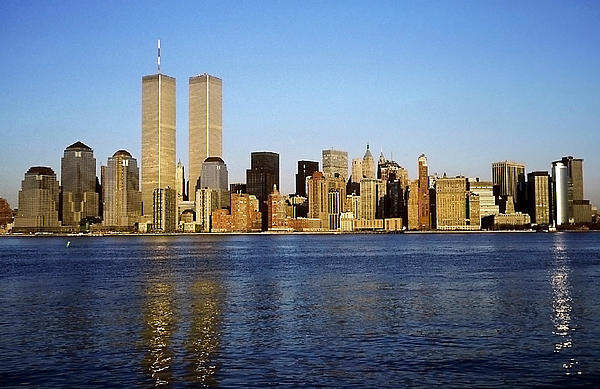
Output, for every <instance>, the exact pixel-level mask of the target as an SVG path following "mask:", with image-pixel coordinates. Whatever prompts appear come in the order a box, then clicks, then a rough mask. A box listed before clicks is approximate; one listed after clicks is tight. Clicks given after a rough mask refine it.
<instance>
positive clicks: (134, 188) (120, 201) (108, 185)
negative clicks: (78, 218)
mask: <svg viewBox="0 0 600 389" xmlns="http://www.w3.org/2000/svg"><path fill="white" fill-rule="evenodd" d="M103 172H104V174H103V176H102V192H103V194H102V199H103V202H104V206H103V212H104V214H103V221H102V223H103V224H104V225H105V226H115V227H116V226H118V227H128V226H133V225H134V224H135V223H136V222H137V221H138V220H139V217H140V216H141V212H142V194H141V192H140V181H139V178H140V173H139V168H138V166H137V161H136V159H135V158H133V157H132V156H131V154H130V153H129V152H128V151H126V150H119V151H117V152H115V153H114V154H113V156H112V157H109V158H108V161H107V164H106V166H105V167H103Z"/></svg>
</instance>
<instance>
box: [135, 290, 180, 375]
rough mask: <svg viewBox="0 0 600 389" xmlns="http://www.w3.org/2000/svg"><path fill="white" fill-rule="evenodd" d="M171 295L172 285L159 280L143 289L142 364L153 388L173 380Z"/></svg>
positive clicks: (173, 318)
mask: <svg viewBox="0 0 600 389" xmlns="http://www.w3.org/2000/svg"><path fill="white" fill-rule="evenodd" d="M173 292H174V287H173V285H172V284H170V283H166V282H161V281H158V280H157V281H155V282H150V284H149V285H148V287H147V289H146V302H145V307H144V319H145V320H144V321H145V323H144V331H143V333H142V338H143V340H144V344H145V346H146V355H145V356H144V359H143V361H142V364H143V366H144V368H145V370H146V371H147V372H148V374H149V375H150V376H151V377H152V379H153V380H154V385H155V386H162V385H168V384H169V383H171V382H172V381H173V380H172V372H171V366H172V363H173V356H174V354H173V351H172V350H171V349H170V347H169V346H170V343H171V338H172V336H173V331H174V327H175V313H174V308H173Z"/></svg>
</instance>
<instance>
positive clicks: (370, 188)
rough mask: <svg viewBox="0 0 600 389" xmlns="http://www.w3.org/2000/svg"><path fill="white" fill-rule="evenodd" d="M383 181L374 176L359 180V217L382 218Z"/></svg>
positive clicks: (383, 200)
mask: <svg viewBox="0 0 600 389" xmlns="http://www.w3.org/2000/svg"><path fill="white" fill-rule="evenodd" d="M385 190H386V184H385V182H383V181H381V180H378V179H376V178H363V179H362V180H361V181H360V218H361V219H367V220H372V219H382V218H383V210H384V204H385Z"/></svg>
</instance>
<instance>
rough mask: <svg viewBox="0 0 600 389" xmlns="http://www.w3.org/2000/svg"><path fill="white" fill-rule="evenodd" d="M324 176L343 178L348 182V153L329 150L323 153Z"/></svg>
mask: <svg viewBox="0 0 600 389" xmlns="http://www.w3.org/2000/svg"><path fill="white" fill-rule="evenodd" d="M322 156H323V175H324V176H325V177H341V178H342V179H343V180H344V182H346V181H348V152H346V151H340V150H334V149H328V150H323V151H322Z"/></svg>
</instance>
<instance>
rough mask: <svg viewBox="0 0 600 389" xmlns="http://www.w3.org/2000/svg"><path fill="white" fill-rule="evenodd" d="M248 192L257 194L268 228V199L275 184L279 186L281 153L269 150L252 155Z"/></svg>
mask: <svg viewBox="0 0 600 389" xmlns="http://www.w3.org/2000/svg"><path fill="white" fill-rule="evenodd" d="M246 185H247V190H248V194H251V195H254V196H256V198H257V199H258V201H259V204H260V205H259V211H260V212H261V214H262V218H263V224H262V226H263V229H264V230H266V229H267V228H268V209H267V199H268V196H269V193H271V190H272V189H273V185H276V186H277V187H279V154H277V153H272V152H268V151H261V152H253V153H251V155H250V169H247V170H246Z"/></svg>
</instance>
